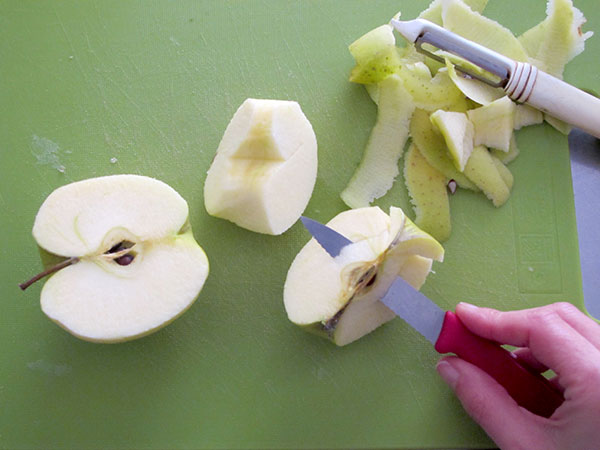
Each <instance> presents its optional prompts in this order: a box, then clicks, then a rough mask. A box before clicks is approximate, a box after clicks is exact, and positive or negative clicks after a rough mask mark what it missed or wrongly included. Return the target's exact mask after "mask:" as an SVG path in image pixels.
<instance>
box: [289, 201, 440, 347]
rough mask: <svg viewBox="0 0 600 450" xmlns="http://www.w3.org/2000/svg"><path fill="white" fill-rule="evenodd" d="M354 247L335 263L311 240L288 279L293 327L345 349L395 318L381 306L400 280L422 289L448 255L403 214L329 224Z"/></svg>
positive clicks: (342, 218) (367, 212)
mask: <svg viewBox="0 0 600 450" xmlns="http://www.w3.org/2000/svg"><path fill="white" fill-rule="evenodd" d="M327 226H328V227H330V228H332V229H333V230H335V231H337V232H338V233H341V234H342V235H344V236H345V237H347V238H348V239H350V240H351V241H352V242H353V243H352V244H349V245H348V246H346V247H344V249H343V250H342V251H341V253H340V254H339V255H338V256H337V257H335V258H332V257H331V256H330V255H329V253H327V252H326V251H325V250H324V249H323V248H322V247H321V246H320V245H319V243H318V242H317V241H316V240H315V239H314V238H313V239H311V240H310V241H309V242H308V243H307V244H306V245H305V246H304V247H303V248H302V250H300V252H299V253H298V255H297V256H296V258H295V259H294V261H293V262H292V265H291V266H290V269H289V271H288V274H287V278H286V281H285V286H284V294H283V298H284V305H285V309H286V311H287V314H288V318H289V319H290V321H292V322H293V323H295V324H296V325H299V326H301V327H302V328H304V329H305V330H306V331H309V332H311V333H315V334H317V335H319V336H322V337H325V338H327V339H330V340H331V341H333V342H334V343H335V344H337V345H339V346H342V345H346V344H349V343H351V342H353V341H355V340H356V339H358V338H360V337H362V336H364V335H365V334H367V333H370V332H371V331H373V330H374V329H375V328H377V327H379V326H380V325H382V324H384V323H385V322H388V321H389V320H391V319H393V318H394V317H395V314H394V313H393V312H392V311H391V310H389V309H388V308H387V307H386V306H385V305H384V304H383V303H381V302H380V301H379V300H380V299H381V298H382V297H383V296H384V295H385V294H386V292H387V291H388V289H389V287H390V285H391V284H392V282H393V281H394V280H395V279H396V277H398V276H401V277H402V278H403V279H404V280H406V281H407V282H408V283H410V284H411V285H412V286H413V287H414V288H415V289H420V288H421V286H422V285H423V283H425V280H426V278H427V275H428V274H429V272H430V271H431V266H432V263H433V261H434V260H435V261H442V260H443V258H444V249H443V248H442V246H441V245H440V244H439V242H437V241H436V240H435V239H434V238H433V237H431V236H430V235H429V234H428V233H425V232H424V231H422V230H421V229H419V228H418V227H417V226H415V224H414V223H413V222H412V221H411V220H410V219H409V218H408V217H406V215H405V214H404V212H403V211H402V210H401V209H400V208H395V207H392V208H390V213H389V215H388V214H386V213H385V212H383V211H382V210H381V209H380V208H379V207H367V208H359V209H352V210H348V211H344V212H342V213H340V214H338V215H337V216H335V217H334V218H333V219H331V221H329V222H328V223H327Z"/></svg>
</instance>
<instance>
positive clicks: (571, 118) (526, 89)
mask: <svg viewBox="0 0 600 450" xmlns="http://www.w3.org/2000/svg"><path fill="white" fill-rule="evenodd" d="M504 90H505V91H506V93H507V94H508V96H509V97H510V98H511V99H513V100H514V101H516V102H518V103H528V104H529V105H531V106H533V107H534V108H537V109H539V110H540V111H543V112H545V113H548V114H550V115H551V116H554V117H556V118H557V119H560V120H563V121H565V122H567V123H569V124H571V125H573V126H575V127H577V128H581V129H582V130H583V131H585V132H587V133H589V134H591V135H593V136H595V137H597V138H600V99H598V98H596V97H594V96H593V95H590V94H588V93H587V92H584V91H582V90H581V89H577V88H576V87H574V86H572V85H570V84H568V83H565V82H564V81H562V80H559V79H558V78H556V77H553V76H552V75H548V74H547V73H545V72H542V71H541V70H538V69H537V68H536V67H535V66H532V65H531V64H528V63H522V62H517V63H516V65H515V69H514V70H513V71H512V73H511V75H510V78H509V80H508V83H507V84H506V87H505V88H504Z"/></svg>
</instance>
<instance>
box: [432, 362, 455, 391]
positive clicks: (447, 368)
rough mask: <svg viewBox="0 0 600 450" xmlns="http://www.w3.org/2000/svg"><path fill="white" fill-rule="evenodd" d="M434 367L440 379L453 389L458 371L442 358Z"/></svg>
mask: <svg viewBox="0 0 600 450" xmlns="http://www.w3.org/2000/svg"><path fill="white" fill-rule="evenodd" d="M436 369H437V371H438V373H439V374H440V376H441V377H442V379H443V380H444V381H445V382H446V383H447V384H448V385H449V386H450V387H451V388H452V389H454V388H455V387H456V383H457V382H458V371H457V370H456V369H455V368H454V367H452V364H450V363H449V362H448V361H444V360H442V361H440V362H439V363H438V364H437V366H436Z"/></svg>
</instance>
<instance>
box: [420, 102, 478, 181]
mask: <svg viewBox="0 0 600 450" xmlns="http://www.w3.org/2000/svg"><path fill="white" fill-rule="evenodd" d="M410 135H411V137H412V139H413V142H414V143H415V145H416V146H417V148H418V149H419V151H420V152H421V154H422V155H423V156H424V157H425V159H426V160H427V162H428V163H429V164H430V165H431V166H432V167H433V168H435V169H436V170H438V171H439V172H441V173H442V174H444V176H445V177H446V178H448V179H449V180H454V181H456V182H457V183H458V185H459V186H460V187H462V188H465V189H471V190H473V191H478V190H479V188H478V187H477V186H476V185H475V184H474V183H473V182H471V181H470V180H469V179H468V178H467V177H466V176H465V175H464V174H463V173H461V172H459V171H458V169H457V168H456V167H455V165H454V163H453V162H452V160H451V159H450V154H449V152H448V147H447V146H446V141H444V137H443V136H442V134H441V133H440V132H439V131H438V130H437V129H436V127H435V126H434V125H433V124H432V123H431V121H430V120H429V114H428V113H427V111H424V110H422V109H416V110H415V112H414V114H413V117H412V121H411V122H410Z"/></svg>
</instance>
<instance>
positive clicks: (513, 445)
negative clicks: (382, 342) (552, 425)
mask: <svg viewBox="0 0 600 450" xmlns="http://www.w3.org/2000/svg"><path fill="white" fill-rule="evenodd" d="M437 370H438V372H439V374H440V376H441V377H442V378H443V379H444V381H445V382H446V383H448V385H449V386H450V387H451V388H452V389H453V390H454V392H455V393H456V396H457V397H458V399H459V400H460V402H461V403H462V405H463V407H464V408H465V410H466V411H467V413H468V414H469V415H470V416H471V417H472V418H473V420H475V421H476V422H477V423H479V425H481V427H482V428H483V429H484V430H485V432H486V433H487V434H488V435H489V437H490V438H492V440H493V441H494V442H495V443H496V445H498V447H500V448H502V449H506V450H509V449H529V450H534V449H548V448H551V446H552V444H551V443H548V442H546V437H545V435H544V432H543V428H544V421H545V420H546V419H543V418H542V417H539V416H536V415H535V414H532V413H530V412H529V411H527V410H525V409H524V408H521V407H520V406H519V405H517V403H516V402H515V401H514V400H513V399H512V398H511V397H510V396H509V395H508V393H507V392H506V390H505V389H504V388H503V387H502V386H500V385H499V384H498V383H497V382H496V381H495V380H494V379H493V378H492V377H490V376H489V375H488V374H487V373H485V372H484V371H482V370H481V369H479V368H478V367H475V366H474V365H472V364H470V363H468V362H466V361H463V360H462V359H460V358H458V357H456V356H448V357H445V358H443V359H442V360H441V361H440V362H439V363H438V365H437Z"/></svg>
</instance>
